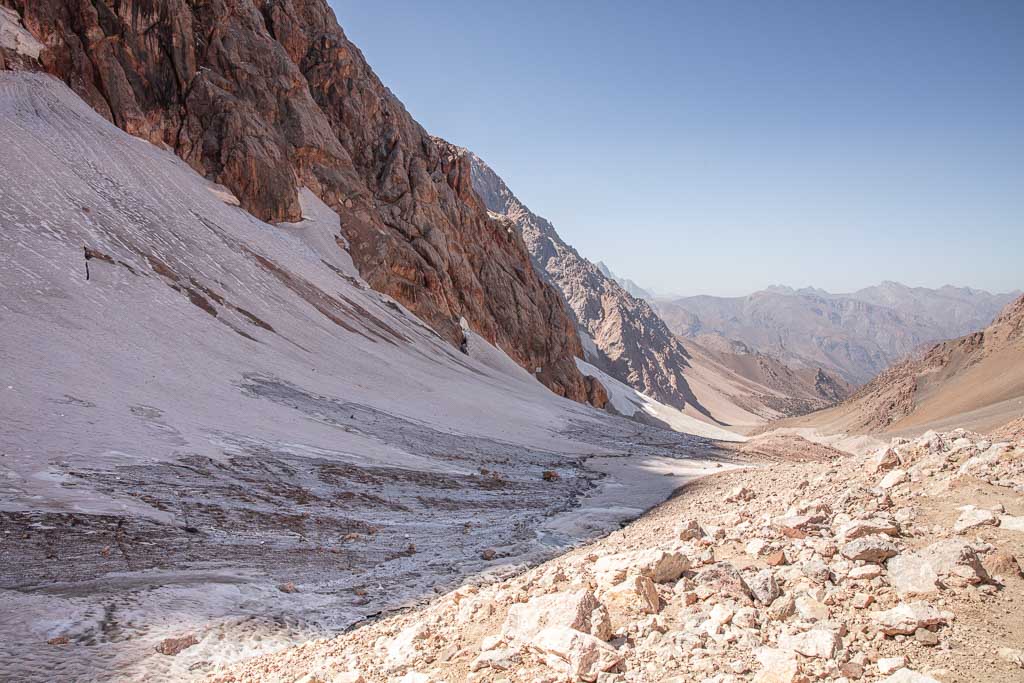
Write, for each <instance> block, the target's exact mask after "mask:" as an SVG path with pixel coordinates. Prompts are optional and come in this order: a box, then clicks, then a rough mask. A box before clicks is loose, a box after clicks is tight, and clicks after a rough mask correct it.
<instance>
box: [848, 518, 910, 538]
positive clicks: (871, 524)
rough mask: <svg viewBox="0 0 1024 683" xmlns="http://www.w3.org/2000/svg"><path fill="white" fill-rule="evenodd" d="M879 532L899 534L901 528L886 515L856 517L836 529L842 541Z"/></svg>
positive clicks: (874, 534) (890, 534) (891, 534)
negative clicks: (864, 517) (867, 517)
mask: <svg viewBox="0 0 1024 683" xmlns="http://www.w3.org/2000/svg"><path fill="white" fill-rule="evenodd" d="M879 534H885V535H888V536H898V535H899V530H898V529H897V528H896V524H894V523H893V522H892V521H890V520H888V519H885V518H884V517H872V518H871V519H855V520H852V521H850V522H847V523H846V524H843V525H841V526H840V527H839V528H838V529H837V530H836V537H837V540H839V541H840V542H841V543H842V542H847V541H852V540H854V539H857V538H862V537H864V536H876V535H879Z"/></svg>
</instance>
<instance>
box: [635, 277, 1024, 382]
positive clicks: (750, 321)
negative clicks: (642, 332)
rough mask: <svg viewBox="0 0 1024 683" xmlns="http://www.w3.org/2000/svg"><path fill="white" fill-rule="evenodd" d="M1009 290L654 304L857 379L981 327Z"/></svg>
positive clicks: (690, 328)
mask: <svg viewBox="0 0 1024 683" xmlns="http://www.w3.org/2000/svg"><path fill="white" fill-rule="evenodd" d="M1013 298H1014V294H989V293H987V292H981V291H978V290H972V289H968V288H960V289H958V288H954V287H943V288H941V289H938V290H930V289H925V288H911V287H905V286H903V285H900V284H897V283H893V282H885V283H882V284H881V285H879V286H877V287H869V288H866V289H863V290H859V291H857V292H853V293H851V294H830V293H829V292H825V291H823V290H820V289H811V288H806V289H800V290H794V289H792V288H789V287H770V288H768V289H767V290H764V291H760V292H755V293H754V294H751V295H749V296H745V297H714V296H694V297H685V298H676V299H662V300H658V301H656V302H655V308H656V310H657V311H658V313H659V314H660V315H661V317H662V318H663V319H664V320H665V322H666V323H668V325H669V327H670V328H671V329H672V330H673V331H674V332H676V333H677V334H681V335H683V336H685V337H699V336H701V335H708V334H713V335H720V336H722V337H725V338H727V339H735V340H739V341H740V342H742V343H744V344H745V345H747V346H749V347H750V348H751V349H754V350H756V351H760V352H762V353H767V354H769V355H772V356H775V357H777V358H779V359H780V360H782V361H783V362H785V363H787V364H789V365H792V366H800V367H805V368H810V369H812V370H813V369H816V368H818V367H824V368H826V369H829V370H833V371H836V372H838V373H839V374H841V375H842V376H843V378H844V379H845V380H847V381H849V382H851V383H854V384H863V383H864V382H867V381H868V380H870V379H871V378H872V377H874V376H875V375H876V374H878V373H879V372H881V371H883V370H884V369H886V368H887V367H889V365H891V364H892V363H894V362H896V361H899V360H902V359H904V358H906V357H907V356H909V355H910V354H912V353H914V352H916V351H918V350H919V349H921V348H922V346H924V345H926V344H929V343H933V342H936V341H940V340H943V339H949V338H951V337H956V336H960V335H962V334H966V333H968V332H972V331H974V330H977V329H980V328H981V327H983V326H984V325H985V324H986V323H987V322H988V321H989V320H991V319H992V316H994V315H995V314H996V312H998V310H999V309H1000V308H1001V307H1002V306H1005V305H1006V304H1007V303H1008V302H1009V301H1011V300H1012V299H1013Z"/></svg>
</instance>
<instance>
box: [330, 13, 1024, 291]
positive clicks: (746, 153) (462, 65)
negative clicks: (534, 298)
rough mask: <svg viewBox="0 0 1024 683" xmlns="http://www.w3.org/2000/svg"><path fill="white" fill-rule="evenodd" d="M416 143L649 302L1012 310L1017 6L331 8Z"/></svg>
mask: <svg viewBox="0 0 1024 683" xmlns="http://www.w3.org/2000/svg"><path fill="white" fill-rule="evenodd" d="M331 4H332V6H333V7H334V9H335V12H336V14H337V15H338V19H339V21H340V22H341V25H342V27H343V28H344V29H345V31H346V33H347V34H348V36H349V37H350V38H351V39H352V40H353V41H354V42H355V43H356V44H357V45H359V46H360V48H361V49H362V50H363V53H364V54H365V55H366V57H367V59H368V60H369V62H370V64H371V65H372V66H373V68H374V69H375V70H376V72H377V74H378V75H379V76H380V77H381V79H382V80H383V81H384V82H385V84H387V85H388V86H389V87H390V88H391V89H392V91H394V92H395V93H396V94H397V95H398V97H399V98H400V99H401V100H402V101H403V102H404V103H405V105H406V107H407V108H408V109H409V111H410V112H411V113H412V114H413V116H414V117H415V118H416V119H417V120H419V121H420V123H422V124H423V125H424V126H425V127H426V128H427V129H428V130H429V131H430V132H432V133H434V134H435V135H440V136H442V137H444V138H447V139H448V140H451V141H452V142H455V143H456V144H460V145H464V146H466V147H469V148H471V149H473V150H474V151H475V152H477V153H478V154H479V155H480V156H481V157H483V158H484V159H485V160H486V161H487V162H488V163H489V164H490V165H491V166H492V167H493V168H494V169H495V170H496V171H497V172H498V174H499V175H501V176H502V177H503V178H504V179H505V181H506V182H507V183H508V184H509V186H510V187H511V188H512V191H513V192H515V193H516V194H517V195H518V196H519V197H520V199H522V200H523V202H525V203H526V204H527V205H528V206H530V208H531V209H533V210H534V211H535V212H536V213H539V214H541V215H543V216H546V217H547V218H549V219H550V220H551V221H552V222H553V223H554V224H555V227H556V228H557V229H558V231H559V232H560V233H561V235H562V237H563V238H564V239H565V240H566V241H568V242H570V243H571V244H573V245H574V246H576V247H577V248H578V249H579V250H580V252H581V253H583V254H584V255H585V256H587V257H589V258H591V259H593V260H598V259H601V260H604V261H606V262H607V263H608V264H609V265H610V266H611V268H612V269H613V270H615V271H617V272H618V273H619V274H620V275H624V276H627V277H631V278H633V279H635V280H637V281H638V282H639V283H641V284H643V285H645V286H648V287H653V288H654V289H656V290H658V291H661V292H676V293H682V294H694V293H710V294H722V295H739V294H744V293H748V292H750V291H752V290H755V289H759V288H761V287H764V286H766V285H768V284H772V283H782V284H789V285H793V286H804V285H814V286H817V287H823V288H825V289H829V290H832V291H847V290H850V289H854V288H857V287H861V286H864V285H868V284H873V283H877V282H878V281H881V280H883V279H891V280H898V281H901V282H905V283H907V284H911V285H923V286H939V285H942V284H956V285H970V286H974V287H980V288H984V289H990V290H1000V291H1005V290H1009V289H1015V288H1024V0H1008V1H1005V2H1003V1H999V0H964V1H963V2H946V1H943V0H929V1H925V2H916V1H911V0H892V1H890V2H880V1H875V0H857V1H855V2H854V1H851V2H831V1H829V0H809V1H806V2H804V1H802V0H800V1H797V0H790V1H785V2H759V1H754V0H750V1H744V2H738V1H730V0H707V1H706V2H701V3H696V2H671V1H667V2H635V3H627V2H604V1H599V0H594V1H590V2H575V1H571V0H565V1H558V2H548V1H539V2H526V1H524V2H480V0H475V1H473V2H470V1H468V0H438V1H436V2H431V1H428V0H376V1H375V2H354V1H349V0H331Z"/></svg>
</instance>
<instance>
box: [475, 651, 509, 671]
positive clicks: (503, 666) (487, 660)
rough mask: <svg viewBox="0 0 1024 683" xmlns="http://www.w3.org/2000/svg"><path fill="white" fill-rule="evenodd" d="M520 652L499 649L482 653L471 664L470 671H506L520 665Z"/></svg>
mask: <svg viewBox="0 0 1024 683" xmlns="http://www.w3.org/2000/svg"><path fill="white" fill-rule="evenodd" d="M519 661H520V657H519V652H517V651H516V650H513V649H511V648H499V649H496V650H487V651H485V652H481V653H480V654H479V655H478V656H477V658H476V659H474V660H473V661H472V662H470V665H469V670H470V671H480V670H481V669H488V668H489V669H497V670H499V671H506V670H508V669H511V668H512V667H514V666H516V665H518V664H519Z"/></svg>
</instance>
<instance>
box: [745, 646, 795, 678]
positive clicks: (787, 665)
mask: <svg viewBox="0 0 1024 683" xmlns="http://www.w3.org/2000/svg"><path fill="white" fill-rule="evenodd" d="M754 656H755V657H757V661H758V663H759V664H760V665H761V670H760V671H758V672H757V674H755V675H754V679H753V683H794V681H796V680H797V677H798V676H800V662H799V661H797V658H796V653H795V652H794V651H793V650H783V649H779V648H771V647H762V648H759V649H758V650H757V652H755V653H754Z"/></svg>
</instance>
